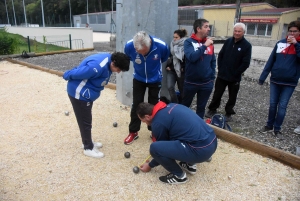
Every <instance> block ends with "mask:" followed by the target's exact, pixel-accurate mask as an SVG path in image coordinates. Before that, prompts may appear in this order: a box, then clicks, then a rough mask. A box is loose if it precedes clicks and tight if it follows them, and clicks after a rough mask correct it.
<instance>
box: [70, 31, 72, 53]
mask: <svg viewBox="0 0 300 201" xmlns="http://www.w3.org/2000/svg"><path fill="white" fill-rule="evenodd" d="M69 42H70V50H71V49H72V38H71V34H69Z"/></svg>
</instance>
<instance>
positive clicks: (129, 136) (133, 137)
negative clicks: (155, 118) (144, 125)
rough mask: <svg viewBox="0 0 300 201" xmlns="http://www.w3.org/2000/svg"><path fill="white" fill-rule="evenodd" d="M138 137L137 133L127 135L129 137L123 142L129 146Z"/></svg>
mask: <svg viewBox="0 0 300 201" xmlns="http://www.w3.org/2000/svg"><path fill="white" fill-rule="evenodd" d="M138 138H139V136H138V132H136V133H129V135H128V136H127V137H126V138H125V140H124V144H127V145H128V144H131V143H133V141H134V140H136V139H138Z"/></svg>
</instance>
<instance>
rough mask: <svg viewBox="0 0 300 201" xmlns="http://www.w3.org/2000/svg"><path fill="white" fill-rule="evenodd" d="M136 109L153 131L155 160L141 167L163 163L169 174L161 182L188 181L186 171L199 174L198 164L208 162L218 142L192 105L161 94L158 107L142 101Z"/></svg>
mask: <svg viewBox="0 0 300 201" xmlns="http://www.w3.org/2000/svg"><path fill="white" fill-rule="evenodd" d="M136 111H137V114H138V116H139V118H140V119H141V121H142V122H144V123H146V124H147V125H148V126H150V125H151V127H152V132H153V133H152V140H153V143H152V144H151V145H150V154H151V156H152V157H153V159H152V160H151V161H150V162H147V161H146V162H145V163H144V164H142V165H141V166H140V167H139V168H140V169H141V171H143V172H149V171H150V170H151V169H152V168H154V167H156V166H159V165H162V166H163V167H164V168H165V169H166V170H167V171H169V172H170V173H169V174H167V175H166V176H161V177H159V180H160V181H161V182H163V183H168V184H182V183H185V182H186V181H187V180H188V178H187V176H186V173H185V172H188V173H190V174H196V171H197V166H196V163H202V162H205V161H207V162H209V161H210V158H211V157H212V155H213V154H214V153H215V151H216V149H217V145H218V142H217V136H216V134H215V132H214V130H213V129H212V128H211V127H210V126H209V125H207V124H206V123H205V122H204V121H203V119H201V118H200V117H199V116H198V115H197V114H196V113H195V112H194V111H192V110H190V109H189V108H187V107H185V106H183V105H180V104H175V103H169V101H168V100H167V99H166V98H164V97H161V101H160V102H158V103H157V104H156V105H155V106H154V105H152V104H150V103H140V104H139V105H138V107H137V109H136ZM176 161H180V162H179V163H177V162H176Z"/></svg>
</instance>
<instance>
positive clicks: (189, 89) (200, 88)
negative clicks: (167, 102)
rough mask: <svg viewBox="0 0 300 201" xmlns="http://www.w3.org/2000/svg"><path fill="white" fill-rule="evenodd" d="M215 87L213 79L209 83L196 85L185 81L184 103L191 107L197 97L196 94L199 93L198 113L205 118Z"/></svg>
mask: <svg viewBox="0 0 300 201" xmlns="http://www.w3.org/2000/svg"><path fill="white" fill-rule="evenodd" d="M213 88H214V82H213V81H209V82H208V83H205V84H202V85H195V84H190V83H187V82H184V85H183V100H182V105H185V106H187V107H190V106H191V104H192V102H193V99H194V97H195V94H197V109H196V114H197V115H198V116H199V117H201V118H202V119H203V117H204V113H205V107H206V104H207V101H208V99H209V96H210V94H211V92H212V90H213Z"/></svg>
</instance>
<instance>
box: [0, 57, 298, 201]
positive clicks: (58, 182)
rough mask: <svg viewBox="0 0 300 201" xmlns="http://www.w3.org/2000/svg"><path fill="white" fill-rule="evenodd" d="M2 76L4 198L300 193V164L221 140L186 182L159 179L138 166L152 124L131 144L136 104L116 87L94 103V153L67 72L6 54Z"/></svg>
mask: <svg viewBox="0 0 300 201" xmlns="http://www.w3.org/2000/svg"><path fill="white" fill-rule="evenodd" d="M0 83H1V87H0V105H1V113H0V120H1V123H0V139H1V140H0V147H1V148H0V151H1V152H0V153H1V154H0V200H5V201H6V200H13V201H18V200H24V201H25V200H157V199H159V200H230V201H232V200H238V201H240V200H293V201H294V200H300V192H299V189H300V171H299V170H295V169H292V168H290V167H288V166H285V165H283V164H281V163H279V162H276V161H273V160H271V159H268V158H264V157H262V156H260V155H257V154H254V153H252V152H250V151H246V150H243V149H240V148H237V147H235V146H233V145H231V144H229V143H225V142H222V141H221V140H219V147H218V149H217V152H216V153H215V155H214V156H213V160H212V162H210V163H203V164H198V172H197V174H196V175H193V176H191V175H188V178H189V181H188V182H187V183H186V184H184V185H179V186H171V185H166V184H163V183H161V182H159V181H158V177H159V176H161V175H165V174H167V172H166V170H164V169H163V168H162V167H157V168H155V169H153V170H152V171H151V172H149V173H146V174H145V173H139V174H134V173H133V172H132V168H133V167H134V166H136V165H138V164H139V163H141V162H142V161H143V160H144V159H145V158H146V157H147V156H148V155H149V153H148V148H149V145H150V143H151V140H150V138H149V132H148V131H147V130H146V126H145V125H143V126H142V129H141V131H140V138H139V139H138V140H137V141H136V142H134V143H133V144H132V145H129V146H126V145H124V144H123V139H124V138H125V136H126V135H127V131H128V121H129V112H130V109H129V108H125V106H123V105H121V104H120V103H119V102H118V101H117V100H116V97H115V96H116V94H115V91H114V90H111V89H105V90H104V91H103V92H102V94H101V97H100V98H99V99H98V100H97V101H95V103H94V107H93V137H94V140H95V141H101V142H102V143H103V148H102V151H103V152H104V154H105V157H104V158H102V159H93V158H89V157H86V156H84V155H83V153H82V149H81V148H80V147H81V143H80V137H79V131H78V127H77V124H76V121H75V117H74V114H73V112H72V110H71V104H70V102H69V100H68V97H67V93H66V82H65V81H64V80H63V79H62V78H61V77H58V76H56V75H51V74H48V73H46V72H41V71H38V70H34V69H30V68H27V67H24V66H20V65H15V64H11V63H9V62H6V61H2V62H0ZM65 111H70V115H69V116H66V115H65V113H64V112H65ZM115 121H116V122H118V127H116V128H115V127H113V126H112V124H113V122H115ZM125 151H129V152H130V153H131V158H129V159H126V158H124V155H123V154H124V152H125Z"/></svg>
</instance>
